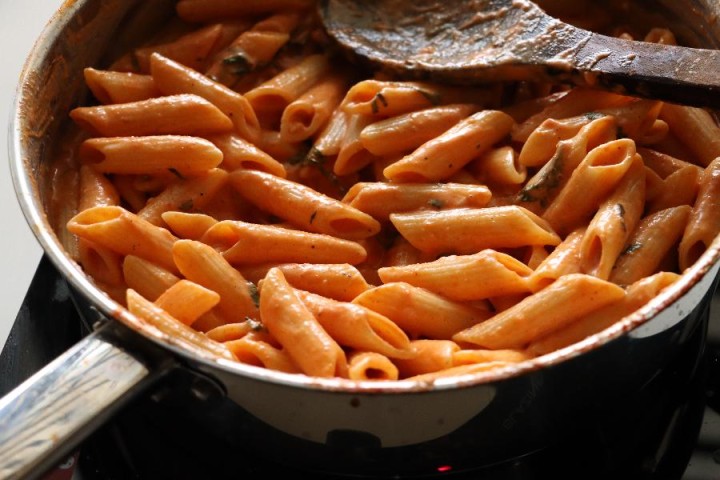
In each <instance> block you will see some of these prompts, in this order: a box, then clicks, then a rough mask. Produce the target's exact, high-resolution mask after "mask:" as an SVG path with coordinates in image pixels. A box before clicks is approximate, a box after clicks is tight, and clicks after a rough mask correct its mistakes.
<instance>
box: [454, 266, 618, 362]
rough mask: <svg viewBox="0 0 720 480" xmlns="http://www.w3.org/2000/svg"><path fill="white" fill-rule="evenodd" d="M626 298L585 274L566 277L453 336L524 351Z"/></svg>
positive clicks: (471, 341) (497, 347) (461, 341)
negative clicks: (548, 335) (583, 318)
mask: <svg viewBox="0 0 720 480" xmlns="http://www.w3.org/2000/svg"><path fill="white" fill-rule="evenodd" d="M624 296H625V291H624V290H623V289H622V288H620V287H618V286H617V285H615V284H613V283H610V282H607V281H605V280H600V279H599V278H595V277H592V276H590V275H585V274H581V273H574V274H569V275H564V276H562V277H560V278H559V279H558V280H557V281H555V282H554V283H552V284H550V285H549V286H547V287H545V288H544V289H542V290H540V291H539V292H537V293H535V294H533V295H530V296H529V297H526V298H525V299H523V300H521V301H520V302H519V303H517V304H516V305H514V306H512V307H510V308H508V309H507V310H504V311H502V312H500V313H498V314H497V315H495V316H493V317H492V318H490V319H488V320H485V321H484V322H481V323H478V324H477V325H474V326H472V327H469V328H467V329H465V330H463V331H461V332H458V333H456V334H455V335H453V337H452V339H453V340H454V341H456V342H458V343H459V344H461V345H462V344H468V343H469V344H472V345H479V346H480V347H484V348H490V349H505V348H510V349H522V348H524V347H525V346H526V345H527V344H528V343H530V342H532V341H534V340H537V339H539V338H540V337H543V336H545V335H547V334H549V333H550V332H553V331H556V330H558V329H560V328H562V327H564V326H566V325H568V324H570V323H572V322H574V321H576V320H578V319H579V318H582V317H583V316H585V315H588V314H589V313H591V312H593V311H595V310H598V309H599V308H602V307H604V306H605V305H608V304H610V303H613V302H617V301H619V300H620V299H622V298H623V297H624Z"/></svg>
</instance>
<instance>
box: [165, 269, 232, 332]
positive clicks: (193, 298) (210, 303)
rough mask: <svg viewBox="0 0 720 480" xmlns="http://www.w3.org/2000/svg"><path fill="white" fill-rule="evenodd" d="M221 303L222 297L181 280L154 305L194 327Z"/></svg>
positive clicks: (200, 286)
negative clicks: (198, 320)
mask: <svg viewBox="0 0 720 480" xmlns="http://www.w3.org/2000/svg"><path fill="white" fill-rule="evenodd" d="M219 301H220V295H218V294H217V292H213V291H212V290H209V289H207V288H205V287H203V286H202V285H198V284H197V283H194V282H191V281H189V280H185V279H183V280H180V281H178V282H177V283H174V284H173V285H172V286H171V287H170V288H168V289H167V290H165V291H164V292H163V293H162V294H161V295H160V296H159V297H158V298H157V299H156V300H155V301H154V302H153V303H154V304H155V305H157V306H158V307H160V308H162V309H163V310H165V311H166V312H167V313H169V314H170V315H172V317H173V318H175V319H177V320H178V321H180V322H181V323H184V324H185V325H188V326H192V325H193V323H195V321H196V320H197V319H198V318H200V317H201V316H202V315H203V314H205V313H207V312H209V311H210V309H212V308H213V307H214V306H215V305H217V304H218V302H219Z"/></svg>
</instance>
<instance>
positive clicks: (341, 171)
mask: <svg viewBox="0 0 720 480" xmlns="http://www.w3.org/2000/svg"><path fill="white" fill-rule="evenodd" d="M372 120H373V119H372V117H370V116H368V115H349V116H348V117H347V121H346V123H345V125H344V127H345V130H344V132H343V138H342V141H341V143H340V150H339V151H338V154H337V157H336V159H335V163H334V164H333V173H335V175H350V174H351V173H355V172H358V171H360V170H362V169H363V168H365V167H366V166H368V165H370V164H371V163H372V162H373V161H375V160H376V159H377V157H376V156H375V155H373V154H372V153H370V152H369V151H368V150H367V149H366V148H365V146H364V145H363V143H362V141H361V140H360V134H361V133H362V131H363V130H364V129H365V127H366V126H368V125H369V124H370V123H371V122H372Z"/></svg>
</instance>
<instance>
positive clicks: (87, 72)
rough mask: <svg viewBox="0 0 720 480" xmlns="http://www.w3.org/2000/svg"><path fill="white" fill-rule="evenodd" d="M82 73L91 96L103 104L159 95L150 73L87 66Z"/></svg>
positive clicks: (138, 99)
mask: <svg viewBox="0 0 720 480" xmlns="http://www.w3.org/2000/svg"><path fill="white" fill-rule="evenodd" d="M83 74H84V76H85V83H86V84H87V86H88V88H89V89H90V91H91V92H92V94H93V96H94V97H95V98H96V99H97V100H98V101H99V102H100V103H101V104H104V105H107V104H118V103H128V102H139V101H142V100H148V99H151V98H155V97H159V96H160V90H158V88H157V87H156V86H155V81H154V80H153V78H152V77H151V76H150V75H146V74H141V73H132V72H115V71H112V70H97V69H94V68H89V67H88V68H86V69H84V70H83Z"/></svg>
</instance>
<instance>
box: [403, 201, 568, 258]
mask: <svg viewBox="0 0 720 480" xmlns="http://www.w3.org/2000/svg"><path fill="white" fill-rule="evenodd" d="M390 221H391V222H392V223H393V225H395V227H396V228H397V230H398V232H400V235H402V236H403V237H404V238H405V239H406V240H407V241H408V242H410V243H411V244H412V245H413V246H414V247H416V248H418V249H419V250H421V251H423V252H426V253H434V254H447V253H455V254H472V253H477V252H479V251H481V250H484V249H486V248H495V249H498V248H513V247H523V246H526V245H557V244H559V243H560V237H558V235H557V234H556V233H555V232H554V231H553V230H552V228H551V227H550V225H549V224H548V223H547V222H546V221H545V220H543V219H542V218H540V217H538V216H537V215H535V214H534V213H532V212H530V211H529V210H526V209H524V208H522V207H518V206H515V205H511V206H507V207H487V208H454V209H451V210H445V211H442V212H432V211H429V212H415V213H393V214H391V215H390Z"/></svg>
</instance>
